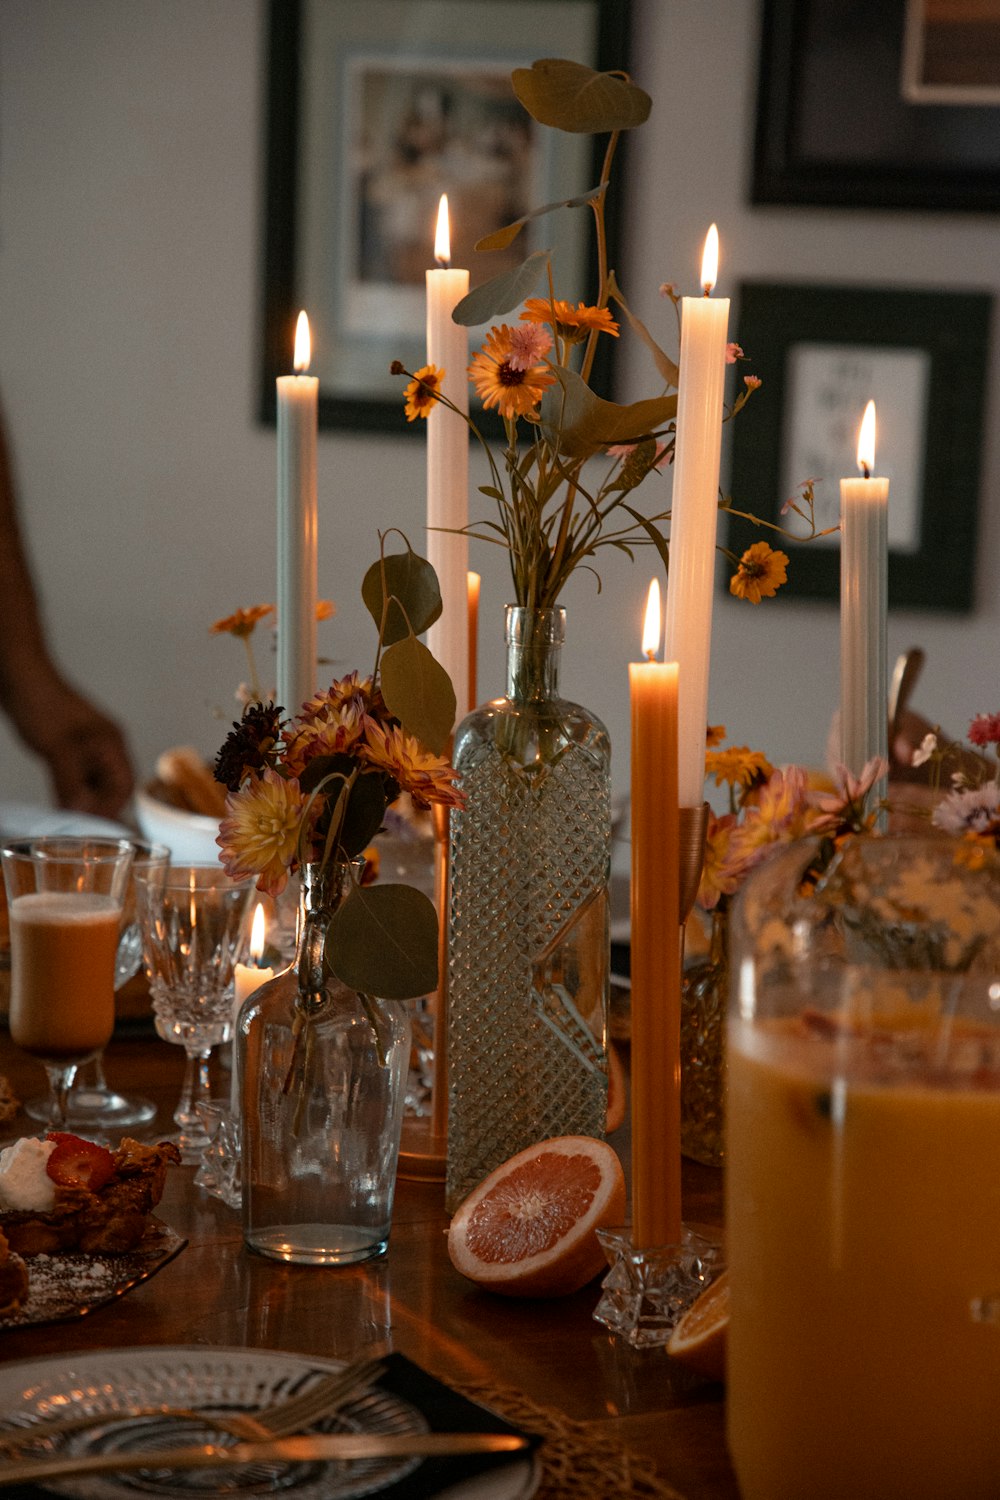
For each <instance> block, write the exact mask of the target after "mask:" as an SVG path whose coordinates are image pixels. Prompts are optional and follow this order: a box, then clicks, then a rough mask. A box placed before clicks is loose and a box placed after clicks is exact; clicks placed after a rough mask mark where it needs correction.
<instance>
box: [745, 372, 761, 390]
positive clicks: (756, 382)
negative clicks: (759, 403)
mask: <svg viewBox="0 0 1000 1500" xmlns="http://www.w3.org/2000/svg"><path fill="white" fill-rule="evenodd" d="M743 384H744V385H745V386H746V388H747V390H748V391H759V390H760V388H761V386H762V385H763V381H762V380H761V378H760V376H759V375H744V377H743Z"/></svg>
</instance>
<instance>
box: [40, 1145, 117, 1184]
mask: <svg viewBox="0 0 1000 1500" xmlns="http://www.w3.org/2000/svg"><path fill="white" fill-rule="evenodd" d="M46 1139H47V1140H50V1141H55V1143H56V1149H55V1150H54V1151H53V1153H52V1155H51V1156H50V1157H49V1159H48V1161H47V1162H46V1163H45V1170H46V1172H48V1174H49V1176H50V1177H51V1178H52V1181H53V1182H57V1183H59V1184H60V1185H61V1186H63V1187H82V1188H87V1189H88V1191H89V1192H91V1193H96V1192H97V1191H98V1189H99V1188H102V1187H103V1186H104V1184H105V1183H106V1182H110V1181H111V1178H112V1177H113V1176H114V1175H115V1159H114V1157H113V1156H112V1154H111V1152H110V1151H109V1150H108V1149H107V1148H106V1147H105V1146H99V1145H98V1144H97V1142H96V1141H85V1140H83V1139H82V1138H81V1137H80V1136H78V1135H68V1134H67V1133H66V1132H65V1131H62V1130H50V1131H49V1133H48V1136H47V1137H46Z"/></svg>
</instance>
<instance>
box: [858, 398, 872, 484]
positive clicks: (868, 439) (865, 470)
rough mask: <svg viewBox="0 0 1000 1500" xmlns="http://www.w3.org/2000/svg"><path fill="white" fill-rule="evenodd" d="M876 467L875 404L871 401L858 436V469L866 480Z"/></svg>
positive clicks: (866, 408)
mask: <svg viewBox="0 0 1000 1500" xmlns="http://www.w3.org/2000/svg"><path fill="white" fill-rule="evenodd" d="M874 467H875V402H874V401H869V403H868V405H867V406H866V407H865V414H864V416H863V417H862V419H861V432H860V433H859V434H858V468H859V469H860V470H861V472H862V474H863V475H864V477H865V478H866V479H868V478H870V477H871V472H872V470H873V469H874Z"/></svg>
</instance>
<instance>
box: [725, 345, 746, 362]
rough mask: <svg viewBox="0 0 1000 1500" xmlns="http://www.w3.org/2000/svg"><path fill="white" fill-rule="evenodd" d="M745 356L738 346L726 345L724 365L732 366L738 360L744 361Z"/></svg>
mask: <svg viewBox="0 0 1000 1500" xmlns="http://www.w3.org/2000/svg"><path fill="white" fill-rule="evenodd" d="M744 358H745V355H744V353H743V350H742V349H741V348H740V346H739V344H727V345H726V364H727V365H734V364H735V363H736V361H737V360H738V359H744Z"/></svg>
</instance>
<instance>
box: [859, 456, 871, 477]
mask: <svg viewBox="0 0 1000 1500" xmlns="http://www.w3.org/2000/svg"><path fill="white" fill-rule="evenodd" d="M861 477H862V479H870V478H871V477H872V471H871V469H869V467H868V465H867V464H866V463H865V462H864V461H863V460H862V464H861Z"/></svg>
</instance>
